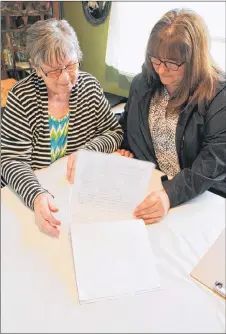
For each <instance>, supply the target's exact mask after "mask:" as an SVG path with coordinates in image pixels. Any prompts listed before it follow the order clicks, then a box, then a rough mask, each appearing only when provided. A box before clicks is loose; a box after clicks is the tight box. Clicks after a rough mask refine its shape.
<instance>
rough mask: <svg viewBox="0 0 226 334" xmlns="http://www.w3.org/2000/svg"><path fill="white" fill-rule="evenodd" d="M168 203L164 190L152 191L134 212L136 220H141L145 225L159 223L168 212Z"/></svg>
mask: <svg viewBox="0 0 226 334" xmlns="http://www.w3.org/2000/svg"><path fill="white" fill-rule="evenodd" d="M169 208H170V201H169V197H168V195H167V193H166V192H165V190H159V191H154V192H152V193H151V194H149V195H148V196H147V197H146V198H145V199H144V200H143V202H142V203H141V204H139V205H138V206H137V208H136V210H135V211H134V215H135V217H136V218H138V219H143V220H144V222H145V224H152V223H157V222H159V221H160V220H161V219H162V218H163V217H164V216H165V215H166V214H167V212H168V211H169Z"/></svg>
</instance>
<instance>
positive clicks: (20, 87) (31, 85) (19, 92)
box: [11, 73, 38, 97]
mask: <svg viewBox="0 0 226 334" xmlns="http://www.w3.org/2000/svg"><path fill="white" fill-rule="evenodd" d="M37 81H38V76H37V75H36V74H35V73H31V74H30V75H28V76H27V77H26V78H24V79H22V80H20V81H18V82H17V83H16V84H15V85H14V86H13V87H12V89H11V92H12V93H13V94H14V95H16V96H18V97H19V96H23V95H26V94H30V93H31V92H32V91H35V89H36V88H35V87H36V82H37Z"/></svg>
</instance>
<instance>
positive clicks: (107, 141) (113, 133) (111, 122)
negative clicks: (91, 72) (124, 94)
mask: <svg viewBox="0 0 226 334" xmlns="http://www.w3.org/2000/svg"><path fill="white" fill-rule="evenodd" d="M95 91H96V92H97V105H96V123H97V128H96V137H95V138H94V139H92V140H91V141H90V142H88V143H87V144H85V145H84V147H83V148H84V149H88V150H91V151H98V152H104V153H112V152H114V151H116V150H117V149H118V148H119V147H120V145H121V142H122V139H123V130H122V128H121V125H120V124H119V123H118V120H117V119H116V117H115V115H114V113H113V112H112V110H111V107H110V104H109V102H108V100H107V99H106V97H105V96H104V93H103V91H102V88H101V86H100V84H99V82H98V81H97V80H95Z"/></svg>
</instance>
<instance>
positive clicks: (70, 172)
mask: <svg viewBox="0 0 226 334" xmlns="http://www.w3.org/2000/svg"><path fill="white" fill-rule="evenodd" d="M75 162H76V152H74V153H72V154H70V155H69V157H68V161H67V180H68V181H69V182H70V183H71V184H73V183H74V178H75Z"/></svg>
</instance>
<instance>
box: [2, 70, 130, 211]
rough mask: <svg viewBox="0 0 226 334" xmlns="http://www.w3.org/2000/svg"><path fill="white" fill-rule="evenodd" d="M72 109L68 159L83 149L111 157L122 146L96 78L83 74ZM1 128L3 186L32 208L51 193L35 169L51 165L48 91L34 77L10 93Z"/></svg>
mask: <svg viewBox="0 0 226 334" xmlns="http://www.w3.org/2000/svg"><path fill="white" fill-rule="evenodd" d="M69 107H70V120H69V129H68V136H67V150H66V155H68V154H70V153H72V152H75V151H76V150H78V149H81V148H84V149H88V150H92V151H100V152H106V153H112V152H113V151H115V150H117V149H118V148H119V146H120V144H121V142H122V138H123V131H122V129H121V126H120V125H119V124H118V121H117V120H116V118H115V116H114V114H113V112H112V111H111V110H110V105H109V103H108V101H107V100H106V98H105V96H104V94H103V92H102V89H101V86H100V84H99V82H98V81H97V80H96V79H95V78H94V77H93V76H91V75H90V74H88V73H85V72H79V76H78V80H77V82H76V84H75V85H74V87H73V88H72V92H71V96H70V100H69ZM1 129H2V132H1V164H2V175H1V181H2V184H3V185H5V184H9V185H10V186H11V187H12V188H13V189H14V191H16V193H17V194H18V195H19V196H21V197H22V199H23V200H24V202H25V204H26V205H27V206H28V207H30V208H31V209H33V208H34V200H35V198H36V197H37V196H38V195H39V194H41V193H43V192H45V191H46V190H45V189H43V188H42V186H41V185H40V184H39V182H38V180H37V178H36V176H35V174H34V173H33V171H34V170H37V169H40V168H44V167H47V166H49V165H50V163H51V154H50V151H51V148H50V131H49V119H48V92H47V87H46V85H45V83H44V81H43V80H42V78H40V77H38V76H37V75H36V74H35V73H32V74H31V75H29V76H28V77H26V78H25V79H23V80H21V81H19V82H18V83H17V84H16V85H15V86H14V87H13V88H12V89H11V91H10V92H9V94H8V98H7V104H6V109H5V111H4V113H3V116H2V127H1Z"/></svg>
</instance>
